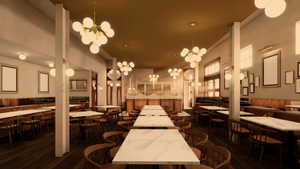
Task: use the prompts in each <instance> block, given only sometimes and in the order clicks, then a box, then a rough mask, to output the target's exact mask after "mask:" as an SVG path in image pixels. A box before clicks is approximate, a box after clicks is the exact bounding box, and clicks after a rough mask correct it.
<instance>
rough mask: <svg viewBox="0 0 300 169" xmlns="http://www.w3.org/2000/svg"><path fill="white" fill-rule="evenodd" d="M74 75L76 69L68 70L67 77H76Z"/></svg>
mask: <svg viewBox="0 0 300 169" xmlns="http://www.w3.org/2000/svg"><path fill="white" fill-rule="evenodd" d="M74 74H75V72H74V69H72V68H68V69H67V70H66V75H67V76H68V77H72V76H74Z"/></svg>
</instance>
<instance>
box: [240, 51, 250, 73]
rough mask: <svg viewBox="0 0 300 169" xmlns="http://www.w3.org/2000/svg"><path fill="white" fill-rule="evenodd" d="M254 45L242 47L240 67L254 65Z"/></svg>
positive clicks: (245, 67) (244, 67)
mask: <svg viewBox="0 0 300 169" xmlns="http://www.w3.org/2000/svg"><path fill="white" fill-rule="evenodd" d="M252 58H253V47H252V45H248V46H246V47H244V48H243V49H241V53H240V68H241V69H247V68H249V67H251V66H252Z"/></svg>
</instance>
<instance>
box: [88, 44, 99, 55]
mask: <svg viewBox="0 0 300 169" xmlns="http://www.w3.org/2000/svg"><path fill="white" fill-rule="evenodd" d="M99 51H100V49H99V46H98V45H97V44H95V43H93V44H92V45H91V46H90V52H91V53H93V54H97V53H99Z"/></svg>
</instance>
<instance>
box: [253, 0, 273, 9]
mask: <svg viewBox="0 0 300 169" xmlns="http://www.w3.org/2000/svg"><path fill="white" fill-rule="evenodd" d="M270 1H272V0H255V1H254V4H255V6H256V7H257V8H259V9H263V8H266V7H267V5H268V4H269V3H270Z"/></svg>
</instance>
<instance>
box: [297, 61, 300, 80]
mask: <svg viewBox="0 0 300 169" xmlns="http://www.w3.org/2000/svg"><path fill="white" fill-rule="evenodd" d="M297 76H298V77H300V62H298V63H297Z"/></svg>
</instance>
